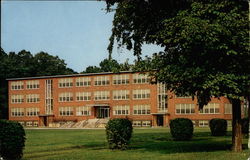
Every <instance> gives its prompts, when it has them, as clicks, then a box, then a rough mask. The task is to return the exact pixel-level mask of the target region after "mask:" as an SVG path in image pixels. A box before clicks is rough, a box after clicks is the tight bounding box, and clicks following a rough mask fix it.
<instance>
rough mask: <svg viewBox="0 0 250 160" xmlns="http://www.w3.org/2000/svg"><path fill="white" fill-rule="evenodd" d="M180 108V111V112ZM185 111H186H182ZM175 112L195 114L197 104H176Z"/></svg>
mask: <svg viewBox="0 0 250 160" xmlns="http://www.w3.org/2000/svg"><path fill="white" fill-rule="evenodd" d="M178 110H179V111H180V112H179V113H178ZM182 111H184V112H182ZM175 114H177V115H178V114H195V105H194V104H192V103H178V104H175Z"/></svg>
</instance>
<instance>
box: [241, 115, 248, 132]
mask: <svg viewBox="0 0 250 160" xmlns="http://www.w3.org/2000/svg"><path fill="white" fill-rule="evenodd" d="M241 122H242V133H243V134H248V133H249V119H248V118H243V119H242V120H241Z"/></svg>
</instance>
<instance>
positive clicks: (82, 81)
mask: <svg viewBox="0 0 250 160" xmlns="http://www.w3.org/2000/svg"><path fill="white" fill-rule="evenodd" d="M90 85H91V79H90V77H79V78H76V86H77V87H87V86H90Z"/></svg>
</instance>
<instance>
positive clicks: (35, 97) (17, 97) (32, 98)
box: [11, 94, 40, 103]
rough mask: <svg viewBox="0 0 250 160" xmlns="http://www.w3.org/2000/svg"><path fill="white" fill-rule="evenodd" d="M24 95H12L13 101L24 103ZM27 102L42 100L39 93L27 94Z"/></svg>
mask: <svg viewBox="0 0 250 160" xmlns="http://www.w3.org/2000/svg"><path fill="white" fill-rule="evenodd" d="M23 102H24V95H11V103H23ZM26 102H27V103H38V102H40V95H39V94H27V95H26Z"/></svg>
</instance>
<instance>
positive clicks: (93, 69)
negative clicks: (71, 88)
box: [81, 59, 133, 73]
mask: <svg viewBox="0 0 250 160" xmlns="http://www.w3.org/2000/svg"><path fill="white" fill-rule="evenodd" d="M99 66H100V67H97V66H88V67H87V68H86V70H85V71H83V72H81V73H99V72H119V71H129V70H132V68H133V65H130V64H129V63H128V60H126V61H125V62H124V63H121V64H119V63H118V62H117V61H116V60H115V59H104V60H102V61H101V62H100V63H99Z"/></svg>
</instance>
